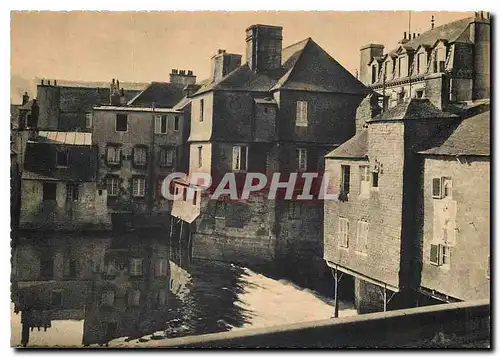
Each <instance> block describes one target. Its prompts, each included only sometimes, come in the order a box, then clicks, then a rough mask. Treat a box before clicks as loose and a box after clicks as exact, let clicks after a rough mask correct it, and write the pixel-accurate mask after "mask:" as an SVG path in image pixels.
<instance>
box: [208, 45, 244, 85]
mask: <svg viewBox="0 0 500 358" xmlns="http://www.w3.org/2000/svg"><path fill="white" fill-rule="evenodd" d="M211 66H212V67H211V74H212V78H211V79H212V81H214V82H216V81H219V80H220V79H221V78H223V77H224V76H226V75H227V74H229V73H230V72H232V71H234V70H235V69H237V68H238V67H240V66H241V55H238V54H235V53H227V52H226V51H224V52H220V50H219V51H218V52H217V53H216V54H215V55H213V56H212V58H211Z"/></svg>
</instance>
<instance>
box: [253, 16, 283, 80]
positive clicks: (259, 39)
mask: <svg viewBox="0 0 500 358" xmlns="http://www.w3.org/2000/svg"><path fill="white" fill-rule="evenodd" d="M282 33H283V28H282V27H281V26H271V25H252V26H250V27H249V28H248V29H246V43H247V49H246V61H247V64H248V66H249V67H250V69H251V70H252V71H255V72H259V71H267V70H274V69H277V68H280V67H281V51H282V46H283V44H282V41H283V36H282Z"/></svg>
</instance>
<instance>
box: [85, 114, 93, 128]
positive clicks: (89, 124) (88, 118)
mask: <svg viewBox="0 0 500 358" xmlns="http://www.w3.org/2000/svg"><path fill="white" fill-rule="evenodd" d="M85 127H87V128H92V112H90V113H85Z"/></svg>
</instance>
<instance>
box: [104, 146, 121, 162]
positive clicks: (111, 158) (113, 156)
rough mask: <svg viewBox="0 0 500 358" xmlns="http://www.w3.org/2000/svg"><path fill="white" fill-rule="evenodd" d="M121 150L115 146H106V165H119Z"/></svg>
mask: <svg viewBox="0 0 500 358" xmlns="http://www.w3.org/2000/svg"><path fill="white" fill-rule="evenodd" d="M120 159H121V149H120V147H119V146H117V145H108V146H107V147H106V162H107V163H108V164H120Z"/></svg>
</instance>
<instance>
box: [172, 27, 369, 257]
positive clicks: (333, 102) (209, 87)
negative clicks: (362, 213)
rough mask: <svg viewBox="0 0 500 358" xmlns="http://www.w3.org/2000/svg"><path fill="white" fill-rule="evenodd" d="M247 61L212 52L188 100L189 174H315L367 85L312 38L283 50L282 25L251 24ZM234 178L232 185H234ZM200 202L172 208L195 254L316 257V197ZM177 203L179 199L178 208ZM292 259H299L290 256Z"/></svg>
mask: <svg viewBox="0 0 500 358" xmlns="http://www.w3.org/2000/svg"><path fill="white" fill-rule="evenodd" d="M245 34H246V45H247V46H246V55H245V59H246V63H244V64H241V58H242V56H241V55H238V54H231V53H228V52H226V51H224V50H219V52H218V53H217V55H215V56H214V57H213V58H212V69H213V71H212V73H213V76H212V78H211V79H210V80H209V81H208V82H207V83H206V84H205V85H203V86H202V87H201V88H200V89H199V90H198V91H197V92H196V93H194V94H193V95H192V97H191V103H192V113H191V132H190V137H189V140H188V143H189V145H190V165H189V174H190V175H192V174H194V173H197V172H203V173H208V174H210V175H211V176H212V179H213V181H215V183H217V182H218V180H220V178H222V176H223V175H224V174H226V173H235V175H236V180H237V181H238V180H239V178H241V177H244V176H245V174H246V173H248V172H259V173H263V174H265V175H266V176H267V177H268V178H269V181H270V179H271V177H272V175H273V174H274V173H281V175H283V177H282V179H281V180H282V181H283V180H286V179H284V175H287V174H289V173H294V172H297V173H299V175H300V174H301V173H304V172H314V173H318V172H319V173H322V171H323V157H324V154H325V153H326V152H327V150H328V149H329V148H331V147H332V146H338V145H340V144H341V143H343V142H344V141H346V140H347V139H349V138H350V137H352V136H353V135H354V133H355V121H354V116H355V111H356V108H357V106H358V105H359V103H360V101H361V100H362V98H363V97H364V96H365V95H366V93H367V90H366V87H365V86H364V85H363V84H362V83H360V82H359V81H358V80H357V79H356V78H355V77H354V76H353V75H352V74H351V73H349V72H348V71H347V70H346V69H345V68H344V67H343V66H342V65H341V64H339V63H338V62H337V61H336V60H335V59H333V58H332V57H331V56H330V55H329V54H328V53H327V52H326V51H325V50H323V49H322V48H321V47H320V46H319V45H318V44H317V43H316V42H315V41H314V40H313V39H311V38H307V39H305V40H303V41H300V42H298V43H296V44H293V45H291V46H288V47H285V48H282V28H281V27H279V26H270V25H253V26H251V27H249V28H248V29H247V30H246V32H245ZM238 183H239V182H238ZM257 196H258V195H257V194H256V195H255V197H253V198H251V200H250V201H245V200H241V201H237V200H230V201H228V202H225V203H224V202H216V201H212V200H208V199H207V200H205V199H204V198H205V197H202V199H203V200H202V203H201V207H200V203H199V202H197V203H195V205H194V207H195V208H196V210H198V211H197V213H196V212H195V213H194V214H193V211H189V210H187V208H185V209H181V208H180V207H179V209H178V210H177V209H176V205H177V202H175V203H174V210H173V211H172V213H173V215H174V216H177V217H180V218H181V219H183V220H185V221H186V222H189V223H192V224H191V233H192V235H193V240H192V242H193V245H194V255H195V256H196V255H201V256H208V257H211V258H219V259H224V260H229V261H239V262H243V261H246V262H250V263H256V262H258V261H259V262H260V261H266V262H268V261H272V260H273V259H274V258H275V253H280V252H285V253H290V252H309V253H311V252H313V251H314V254H315V255H316V256H317V257H318V258H321V255H322V253H321V251H322V245H321V237H322V234H321V231H322V224H321V223H322V220H323V215H322V212H323V208H322V203H320V202H308V203H304V202H299V201H294V200H292V201H288V202H287V201H284V202H275V201H273V200H268V199H267V197H266V198H264V197H257ZM179 205H180V204H179ZM297 256H299V255H297Z"/></svg>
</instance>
